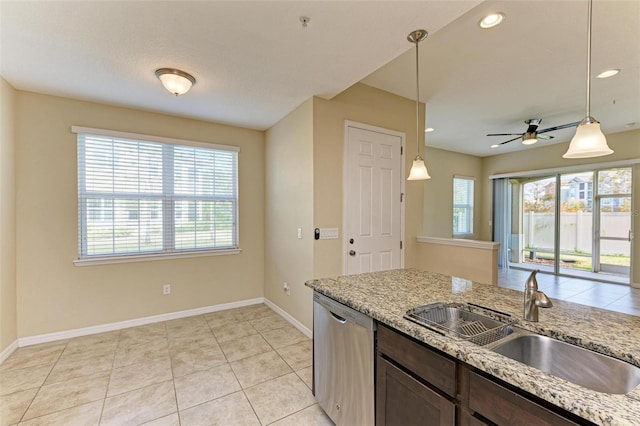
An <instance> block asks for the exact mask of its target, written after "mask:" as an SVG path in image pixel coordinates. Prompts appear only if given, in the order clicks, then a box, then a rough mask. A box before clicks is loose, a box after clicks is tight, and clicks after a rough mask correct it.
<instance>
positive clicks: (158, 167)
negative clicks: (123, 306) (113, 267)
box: [76, 131, 238, 259]
mask: <svg viewBox="0 0 640 426" xmlns="http://www.w3.org/2000/svg"><path fill="white" fill-rule="evenodd" d="M76 133H78V215H79V218H78V234H79V256H80V259H88V258H96V257H113V256H128V255H146V254H170V253H185V252H193V251H206V250H226V249H237V248H238V221H237V217H238V212H237V210H238V178H237V174H238V171H237V170H238V149H237V148H235V147H226V146H221V145H212V147H211V148H210V147H208V146H207V144H200V143H195V142H194V143H192V144H190V143H189V142H184V144H183V143H181V142H182V141H180V142H178V143H169V142H167V141H166V140H164V138H156V137H148V138H149V139H153V140H144V139H142V138H140V139H138V138H129V137H121V136H118V133H117V132H113V135H109V132H108V131H100V134H90V133H85V132H82V131H76ZM127 135H128V134H127ZM134 136H141V135H134ZM172 141H173V140H172Z"/></svg>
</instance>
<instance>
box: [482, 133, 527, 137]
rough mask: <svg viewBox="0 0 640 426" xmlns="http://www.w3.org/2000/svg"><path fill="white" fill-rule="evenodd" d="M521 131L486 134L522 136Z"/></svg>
mask: <svg viewBox="0 0 640 426" xmlns="http://www.w3.org/2000/svg"><path fill="white" fill-rule="evenodd" d="M522 135H523V133H489V134H488V135H487V136H522Z"/></svg>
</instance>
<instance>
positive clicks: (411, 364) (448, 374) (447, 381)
mask: <svg viewBox="0 0 640 426" xmlns="http://www.w3.org/2000/svg"><path fill="white" fill-rule="evenodd" d="M378 351H379V352H381V353H383V354H385V355H387V356H388V357H389V358H392V359H393V360H394V361H395V362H397V363H398V364H400V365H402V366H404V367H405V368H406V369H408V370H410V371H412V372H413V373H415V374H416V375H418V376H419V377H421V378H422V379H424V380H425V381H427V382H429V383H431V384H432V385H433V386H435V387H437V388H438V389H440V390H441V391H442V392H444V393H446V394H447V395H449V396H451V397H455V396H456V380H455V377H456V362H455V361H454V360H451V359H449V358H446V357H445V356H443V355H440V354H438V353H436V352H435V351H433V350H431V349H428V348H426V347H424V346H423V345H421V344H419V343H417V342H415V341H413V340H411V339H409V338H408V337H405V336H403V335H402V334H399V333H397V332H395V331H393V330H391V329H389V328H387V327H385V326H384V325H382V324H380V325H379V327H378Z"/></svg>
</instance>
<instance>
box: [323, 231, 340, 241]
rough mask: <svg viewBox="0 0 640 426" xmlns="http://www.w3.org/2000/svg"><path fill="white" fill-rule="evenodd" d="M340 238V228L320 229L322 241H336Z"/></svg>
mask: <svg viewBox="0 0 640 426" xmlns="http://www.w3.org/2000/svg"><path fill="white" fill-rule="evenodd" d="M337 238H338V228H320V239H321V240H335V239H337Z"/></svg>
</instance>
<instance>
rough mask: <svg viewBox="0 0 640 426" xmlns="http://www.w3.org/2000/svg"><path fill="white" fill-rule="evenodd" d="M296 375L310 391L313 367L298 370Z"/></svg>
mask: <svg viewBox="0 0 640 426" xmlns="http://www.w3.org/2000/svg"><path fill="white" fill-rule="evenodd" d="M296 374H297V375H298V377H300V379H302V381H303V382H304V384H305V385H307V386H308V387H309V389H312V387H313V366H311V367H306V368H303V369H301V370H298V371H296Z"/></svg>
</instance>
